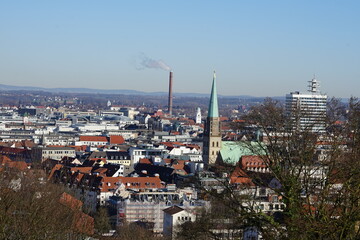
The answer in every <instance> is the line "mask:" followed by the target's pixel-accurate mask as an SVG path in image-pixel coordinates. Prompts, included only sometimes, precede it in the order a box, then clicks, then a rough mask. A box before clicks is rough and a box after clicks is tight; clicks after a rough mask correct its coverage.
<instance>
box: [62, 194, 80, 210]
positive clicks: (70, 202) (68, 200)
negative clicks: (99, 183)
mask: <svg viewBox="0 0 360 240" xmlns="http://www.w3.org/2000/svg"><path fill="white" fill-rule="evenodd" d="M59 202H60V203H61V204H63V205H65V206H67V207H69V208H71V209H73V210H80V209H81V207H82V205H83V203H82V201H80V200H78V199H76V198H75V197H73V196H71V195H70V194H68V193H65V192H64V193H63V194H61V196H60V199H59Z"/></svg>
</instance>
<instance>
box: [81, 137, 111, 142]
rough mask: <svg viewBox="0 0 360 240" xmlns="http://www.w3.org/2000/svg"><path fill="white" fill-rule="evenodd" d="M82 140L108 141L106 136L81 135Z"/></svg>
mask: <svg viewBox="0 0 360 240" xmlns="http://www.w3.org/2000/svg"><path fill="white" fill-rule="evenodd" d="M80 141H84V142H85V141H86V142H108V139H107V137H105V136H80Z"/></svg>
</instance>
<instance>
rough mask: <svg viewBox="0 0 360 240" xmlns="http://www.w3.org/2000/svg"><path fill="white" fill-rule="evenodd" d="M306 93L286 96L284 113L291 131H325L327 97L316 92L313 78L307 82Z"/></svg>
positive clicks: (315, 82) (316, 84) (317, 83)
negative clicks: (307, 88) (287, 117)
mask: <svg viewBox="0 0 360 240" xmlns="http://www.w3.org/2000/svg"><path fill="white" fill-rule="evenodd" d="M308 87H309V90H308V92H307V93H300V92H292V93H290V94H287V95H286V103H285V104H286V105H285V107H286V113H287V115H288V116H289V119H290V124H291V127H292V128H293V129H297V130H301V131H311V132H323V131H325V118H326V103H327V95H325V94H321V93H320V92H319V90H318V87H319V82H318V81H317V80H316V79H315V77H314V78H313V79H312V80H311V81H309V86H308Z"/></svg>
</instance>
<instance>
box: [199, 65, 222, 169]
mask: <svg viewBox="0 0 360 240" xmlns="http://www.w3.org/2000/svg"><path fill="white" fill-rule="evenodd" d="M220 149H221V130H220V118H219V108H218V101H217V93H216V76H215V72H214V78H213V83H212V88H211V96H210V103H209V110H208V116H207V118H206V123H205V129H204V140H203V160H204V161H205V163H206V164H208V165H214V164H215V162H216V159H217V156H218V154H219V152H220Z"/></svg>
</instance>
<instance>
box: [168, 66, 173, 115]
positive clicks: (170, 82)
mask: <svg viewBox="0 0 360 240" xmlns="http://www.w3.org/2000/svg"><path fill="white" fill-rule="evenodd" d="M172 84H173V72H172V71H170V75H169V104H168V107H169V108H168V110H169V115H170V116H171V115H172V105H173V104H172V98H173V96H172Z"/></svg>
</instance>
